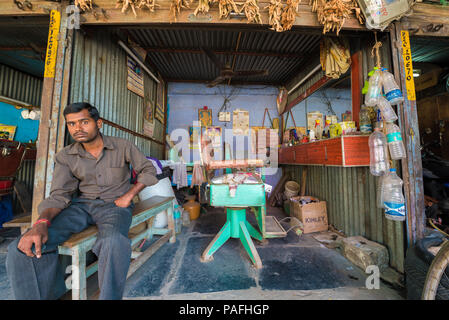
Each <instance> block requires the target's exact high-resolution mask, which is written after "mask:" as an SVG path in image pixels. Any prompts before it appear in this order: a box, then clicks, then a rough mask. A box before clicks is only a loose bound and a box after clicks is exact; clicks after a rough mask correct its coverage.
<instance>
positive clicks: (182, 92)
mask: <svg viewBox="0 0 449 320" xmlns="http://www.w3.org/2000/svg"><path fill="white" fill-rule="evenodd" d="M232 90H234V91H233V95H232V97H231V98H230V100H231V101H230V102H229V104H228V106H229V107H228V109H227V110H226V111H228V112H231V121H230V122H220V121H219V120H218V111H219V110H220V108H221V106H222V105H223V102H224V96H223V94H225V95H229V93H230V92H231V91H232ZM277 94H278V88H276V87H272V86H263V85H260V86H238V87H229V86H217V87H214V88H208V87H207V86H206V85H204V84H192V83H169V84H168V105H169V106H170V108H169V114H168V123H167V133H168V134H169V135H171V134H172V132H173V131H174V130H176V129H179V128H182V129H185V130H186V131H187V132H188V128H189V126H192V125H193V122H194V121H198V109H202V108H203V106H207V107H208V108H209V109H212V117H213V118H212V125H213V126H220V127H222V132H223V135H222V142H223V141H225V142H231V141H230V140H231V139H232V140H234V143H230V144H231V145H234V147H235V146H237V140H241V141H242V142H243V145H244V146H245V148H244V149H245V150H242V149H241V148H239V149H234V150H233V156H234V158H237V159H243V158H248V153H249V150H250V148H251V144H250V139H249V136H237V137H236V136H233V135H232V134H231V135H226V137H225V134H224V130H225V129H229V130H232V111H233V110H235V109H245V110H248V111H249V125H250V127H251V126H262V120H263V115H264V111H265V108H268V110H269V112H270V116H271V118H272V119H273V118H275V117H276V118H277V117H279V115H278V111H277V107H276V97H277ZM265 126H267V127H269V126H270V122H269V117H268V115H267V116H266V117H265ZM172 137H173V136H172ZM178 141H179V140H175V143H176V142H178ZM220 156H221V155H220V154H218V153H215V159H221V158H220ZM183 157H184V159H185V160H186V161H195V160H199V154H198V150H190V155H189V156H187V157H186V156H184V155H183ZM280 175H281V170H277V171H276V170H272V172H271V174H270V175H267V177H266V182H267V183H268V184H270V185H273V186H275V185H276V184H277V181H278V180H279V179H280Z"/></svg>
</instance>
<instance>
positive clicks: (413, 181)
mask: <svg viewBox="0 0 449 320" xmlns="http://www.w3.org/2000/svg"><path fill="white" fill-rule="evenodd" d="M402 31H404V30H402V26H401V24H400V23H398V22H395V23H394V25H392V28H391V31H390V38H391V48H392V56H393V69H394V74H395V78H396V81H397V83H398V85H399V86H400V87H401V88H402V93H403V95H404V102H403V103H401V104H399V105H398V110H397V111H398V123H399V126H400V128H401V134H402V137H403V141H404V145H405V149H406V154H407V158H406V159H403V160H402V162H401V165H402V178H403V180H404V191H405V199H406V226H407V243H408V246H411V245H413V244H414V243H415V242H416V240H419V239H421V238H422V237H423V236H424V229H425V213H424V187H423V173H422V163H421V150H420V140H419V126H418V115H417V110H416V98H415V90H414V86H413V82H412V81H413V72H412V61H411V55H410V56H409V57H406V58H405V59H404V56H403V52H404V50H406V51H407V50H409V48H410V42H409V38H408V32H407V31H406V32H405V33H402ZM401 34H402V35H401ZM409 69H410V70H409ZM409 71H411V74H410V73H408V72H409ZM407 89H408V90H407Z"/></svg>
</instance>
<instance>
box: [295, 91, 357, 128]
mask: <svg viewBox="0 0 449 320" xmlns="http://www.w3.org/2000/svg"><path fill="white" fill-rule="evenodd" d="M323 92H324V94H325V95H326V96H327V97H328V98H329V100H330V102H331V107H332V109H333V110H334V111H335V113H336V115H337V117H338V121H341V114H342V113H345V112H346V111H347V110H349V111H351V110H352V102H351V90H350V89H349V88H348V89H333V88H327V89H325V90H318V91H317V92H315V93H314V94H312V95H311V96H310V97H308V98H307V99H305V100H303V101H301V102H300V103H298V104H297V105H296V106H294V107H293V108H292V113H293V117H294V118H295V122H296V125H297V126H298V127H306V126H307V116H306V113H307V112H313V111H319V112H321V113H322V114H323V115H327V114H329V115H331V114H332V113H331V112H330V111H329V110H328V107H327V105H326V104H325V101H326V100H325V98H324V97H323ZM306 106H307V111H306ZM289 118H290V117H289ZM287 127H293V122H292V121H291V119H289V120H288V123H287Z"/></svg>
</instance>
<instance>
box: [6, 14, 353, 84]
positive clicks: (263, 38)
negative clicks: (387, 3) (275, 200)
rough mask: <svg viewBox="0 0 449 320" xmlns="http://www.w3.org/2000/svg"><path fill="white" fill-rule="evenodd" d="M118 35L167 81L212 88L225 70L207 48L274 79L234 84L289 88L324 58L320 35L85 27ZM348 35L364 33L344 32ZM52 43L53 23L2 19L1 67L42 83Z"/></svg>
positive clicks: (218, 28) (262, 30) (250, 28)
mask: <svg viewBox="0 0 449 320" xmlns="http://www.w3.org/2000/svg"><path fill="white" fill-rule="evenodd" d="M100 28H104V29H113V30H115V31H117V32H118V34H120V35H122V36H123V35H125V36H126V37H128V38H129V39H131V40H132V41H134V42H136V43H138V44H139V45H140V46H141V47H143V48H144V49H146V50H147V53H148V54H147V62H148V63H149V64H150V66H152V67H155V68H156V69H157V70H158V71H159V72H160V73H161V75H162V76H163V77H164V78H165V79H166V80H167V81H193V82H208V81H211V80H213V79H215V78H216V77H217V76H219V74H220V70H219V69H218V68H217V67H216V66H215V65H214V64H213V63H212V61H211V60H210V59H209V58H208V57H207V56H206V55H205V54H204V53H203V52H202V51H201V48H202V47H204V48H207V49H209V50H211V51H212V52H214V53H215V55H216V56H217V57H218V59H219V60H220V61H221V62H222V63H223V64H226V63H228V64H229V65H230V66H231V67H232V68H233V70H234V71H235V70H257V69H259V70H260V69H262V70H263V69H266V70H268V75H262V76H261V75H259V76H251V77H244V76H242V77H234V78H232V81H231V83H232V84H244V83H246V84H270V85H285V84H286V83H287V82H288V81H289V80H291V79H292V78H293V77H294V76H295V75H297V74H298V73H300V71H301V70H302V69H303V68H304V67H305V66H307V65H309V64H310V63H311V62H312V60H315V61H316V58H317V54H319V46H320V39H321V37H322V34H321V30H320V29H292V30H291V31H288V32H283V33H277V32H274V31H271V30H267V29H266V28H265V27H258V26H255V25H247V26H229V27H226V29H224V27H223V26H213V25H208V26H205V27H201V28H199V27H194V26H191V25H185V26H180V25H176V26H175V25H170V26H167V25H156V26H151V27H148V26H145V27H143V26H142V27H140V26H132V27H130V26H126V27H125V26H115V27H111V26H105V27H93V26H91V27H85V28H84V30H85V31H87V32H89V31H90V32H98V31H99V29H100ZM342 34H343V35H345V34H346V35H349V36H353V35H355V36H359V35H360V32H359V33H354V32H352V33H350V32H344V31H342ZM47 37H48V18H39V19H36V18H25V17H21V18H14V17H11V18H2V19H1V20H0V63H1V64H5V65H8V66H11V67H13V68H15V69H18V70H21V71H23V72H26V73H28V74H31V75H34V76H37V77H42V76H43V72H44V61H45V59H44V58H45V48H46V43H47Z"/></svg>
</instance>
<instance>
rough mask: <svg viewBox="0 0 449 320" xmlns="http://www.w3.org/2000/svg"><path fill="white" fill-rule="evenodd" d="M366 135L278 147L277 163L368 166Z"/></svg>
mask: <svg viewBox="0 0 449 320" xmlns="http://www.w3.org/2000/svg"><path fill="white" fill-rule="evenodd" d="M368 138H369V136H368V135H357V136H342V137H337V138H331V139H325V140H319V141H314V142H309V143H304V144H298V145H295V146H292V147H284V148H280V149H279V164H302V165H325V166H340V167H360V166H369V146H368Z"/></svg>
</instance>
